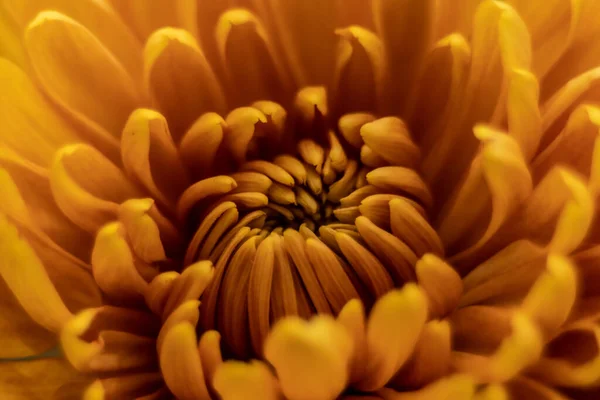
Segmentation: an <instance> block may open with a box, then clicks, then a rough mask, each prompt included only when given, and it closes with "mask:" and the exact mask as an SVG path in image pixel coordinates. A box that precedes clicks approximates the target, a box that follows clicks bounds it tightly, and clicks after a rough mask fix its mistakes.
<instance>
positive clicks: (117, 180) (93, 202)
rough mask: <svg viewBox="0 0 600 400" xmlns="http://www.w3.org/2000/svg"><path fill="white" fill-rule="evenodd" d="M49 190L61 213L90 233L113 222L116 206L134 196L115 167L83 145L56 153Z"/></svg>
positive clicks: (100, 154)
mask: <svg viewBox="0 0 600 400" xmlns="http://www.w3.org/2000/svg"><path fill="white" fill-rule="evenodd" d="M50 186H51V188H52V194H53V195H54V199H55V201H56V203H57V204H58V206H59V207H60V209H61V210H62V212H63V213H64V214H65V215H66V216H67V217H68V218H69V219H70V220H71V221H73V222H74V223H75V224H76V225H78V226H80V227H81V228H82V229H85V230H86V231H88V232H90V233H95V232H96V231H97V230H98V229H99V228H100V227H101V226H102V225H103V224H105V223H107V222H108V221H110V220H112V219H115V217H116V215H117V211H118V203H120V202H122V201H125V200H127V199H128V198H130V197H134V196H135V195H136V194H137V193H138V191H137V189H136V188H135V187H134V186H133V185H132V184H131V183H130V182H129V181H128V180H127V178H126V177H125V175H124V174H123V172H122V171H121V170H120V169H119V168H118V167H117V166H115V165H114V164H112V163H111V162H110V161H109V160H108V159H107V158H106V157H104V156H103V155H102V153H100V152H99V151H98V150H96V149H94V148H93V147H91V146H87V145H83V144H74V145H69V146H65V147H63V148H61V149H60V151H58V152H56V155H55V157H54V161H53V163H52V169H51V171H50Z"/></svg>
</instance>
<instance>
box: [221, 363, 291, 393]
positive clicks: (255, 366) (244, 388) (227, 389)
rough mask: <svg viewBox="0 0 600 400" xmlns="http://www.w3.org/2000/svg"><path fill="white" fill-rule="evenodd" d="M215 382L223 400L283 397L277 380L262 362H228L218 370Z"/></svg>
mask: <svg viewBox="0 0 600 400" xmlns="http://www.w3.org/2000/svg"><path fill="white" fill-rule="evenodd" d="M213 382H214V385H215V390H216V391H217V392H218V393H219V395H220V396H221V398H222V399H223V400H243V399H248V400H277V399H279V398H280V396H281V391H280V389H279V385H278V383H277V380H276V379H275V377H274V376H273V375H272V374H271V371H270V370H269V368H268V367H267V365H266V364H265V363H263V362H261V361H256V360H253V361H251V362H250V363H249V364H247V363H244V362H241V361H227V362H225V363H223V365H221V366H220V367H219V368H218V369H217V372H216V374H215V377H214V381H213Z"/></svg>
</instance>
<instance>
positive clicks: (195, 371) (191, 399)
mask: <svg viewBox="0 0 600 400" xmlns="http://www.w3.org/2000/svg"><path fill="white" fill-rule="evenodd" d="M196 346H197V339H196V330H195V327H194V326H192V325H191V324H190V323H189V322H181V323H179V324H177V325H175V326H173V327H171V329H169V331H168V332H167V333H166V335H165V337H164V342H163V345H162V348H161V349H160V355H159V358H160V369H161V371H162V374H163V377H164V379H165V382H166V384H167V386H168V387H169V389H170V390H171V392H173V394H174V395H175V396H177V398H179V399H182V400H210V395H209V394H208V389H207V388H206V384H205V383H204V373H203V371H202V364H201V363H200V357H199V355H198V352H197V350H196Z"/></svg>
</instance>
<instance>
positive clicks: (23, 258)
mask: <svg viewBox="0 0 600 400" xmlns="http://www.w3.org/2000/svg"><path fill="white" fill-rule="evenodd" d="M0 238H1V239H0V254H2V255H3V257H2V259H1V262H0V275H1V276H2V278H3V279H4V281H5V282H6V284H7V285H8V287H9V288H10V291H12V293H13V294H14V295H15V297H16V298H17V300H18V301H19V303H20V304H21V306H22V307H23V308H24V309H25V311H27V313H28V314H29V315H30V316H31V318H32V319H33V320H34V321H36V322H37V323H38V324H40V325H41V326H43V327H45V328H46V329H48V330H51V331H54V332H58V331H59V330H60V329H61V327H62V326H63V325H64V324H65V323H66V322H67V320H68V319H69V318H70V317H71V313H70V312H69V310H68V309H67V307H66V306H65V304H64V303H63V301H62V300H61V298H60V296H59V294H58V292H57V291H56V288H55V287H54V285H53V284H52V282H51V281H50V278H49V277H48V273H47V272H46V270H45V269H44V266H43V265H42V262H41V261H40V259H39V258H38V256H37V255H36V254H35V252H34V251H33V249H32V248H31V247H30V246H29V244H28V243H27V242H25V241H24V240H23V239H22V238H21V237H19V233H18V231H17V229H16V228H15V226H14V225H12V224H11V223H10V222H9V221H8V220H7V219H6V217H5V216H4V215H0Z"/></svg>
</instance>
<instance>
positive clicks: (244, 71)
mask: <svg viewBox="0 0 600 400" xmlns="http://www.w3.org/2000/svg"><path fill="white" fill-rule="evenodd" d="M216 41H217V46H218V48H219V55H220V57H221V62H222V64H223V66H224V67H225V73H226V76H227V78H228V83H229V86H230V92H231V93H230V96H229V98H231V99H233V100H234V104H235V105H237V106H242V105H247V104H250V103H251V102H252V101H256V100H266V99H269V100H274V101H278V102H288V101H290V100H291V93H290V81H289V78H288V77H287V76H285V71H284V70H283V66H282V63H281V60H279V59H278V58H277V55H276V54H275V51H274V48H273V43H272V42H271V38H270V37H269V35H268V34H267V32H266V30H265V27H264V26H263V23H262V21H261V20H260V19H259V18H257V17H256V16H255V15H253V14H252V13H251V12H249V11H248V10H245V9H231V10H228V11H226V12H225V13H223V14H222V15H221V17H220V18H219V21H218V24H217V27H216Z"/></svg>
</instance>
